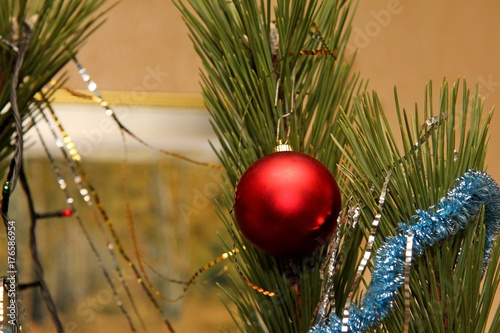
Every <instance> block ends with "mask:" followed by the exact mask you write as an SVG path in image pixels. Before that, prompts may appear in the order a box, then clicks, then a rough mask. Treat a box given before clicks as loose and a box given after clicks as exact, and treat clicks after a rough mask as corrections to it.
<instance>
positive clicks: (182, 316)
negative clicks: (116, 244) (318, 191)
mask: <svg viewBox="0 0 500 333" xmlns="http://www.w3.org/2000/svg"><path fill="white" fill-rule="evenodd" d="M499 14H500V3H499V2H497V1H494V0H484V1H477V2H470V1H465V0H457V1H453V2H452V1H432V0H420V1H411V0H371V1H366V0H364V1H363V0H362V1H360V3H359V6H358V10H357V14H356V16H355V19H354V22H353V31H352V36H351V42H350V46H351V49H352V52H353V53H354V50H355V49H357V58H356V59H357V60H356V70H359V71H361V76H362V77H363V78H366V79H369V87H370V88H371V89H374V90H376V91H377V92H378V94H379V97H380V98H381V100H382V103H383V106H384V108H385V111H386V112H387V114H388V116H389V117H391V123H392V124H393V126H394V129H396V128H397V127H396V126H397V119H395V118H396V117H395V107H394V97H393V96H394V93H393V91H394V86H397V88H398V95H399V98H400V105H401V106H402V107H405V108H406V109H407V110H413V109H414V107H415V103H418V104H419V105H422V103H423V100H424V99H423V98H424V88H425V85H426V83H427V82H428V81H429V80H430V79H432V80H433V82H434V86H435V89H436V90H435V95H436V96H437V94H438V93H439V91H438V87H439V84H440V83H441V81H442V80H443V78H444V77H446V78H448V80H450V81H451V82H454V81H455V80H456V79H457V78H458V77H462V78H466V80H467V83H468V85H469V86H470V87H471V88H472V89H473V90H474V87H475V86H476V85H477V89H478V90H479V92H480V93H481V94H482V96H483V97H484V104H485V109H486V110H489V109H490V108H492V107H493V106H494V105H495V104H497V103H498V102H499V101H500V66H499V64H498V62H499V59H500V46H499V43H498V42H497V41H498V40H500V21H499V20H498V19H497V17H498V15H499ZM107 18H108V19H107V21H106V23H105V24H104V25H103V26H102V27H101V28H100V29H99V30H97V32H96V33H95V34H94V35H93V36H92V37H91V38H90V40H89V41H88V43H87V44H86V45H85V46H84V47H83V48H82V50H81V52H80V53H79V55H78V60H79V61H80V63H81V64H82V65H83V66H84V67H86V69H87V71H88V73H89V74H90V76H91V77H92V79H93V80H94V81H95V82H96V83H97V87H98V89H99V90H100V92H101V94H102V96H103V97H104V99H105V100H106V101H108V102H109V103H110V104H111V105H112V106H113V109H114V111H115V112H116V114H117V116H118V117H119V118H120V119H121V121H122V122H123V124H124V125H125V126H127V127H128V128H129V129H130V130H131V131H132V132H134V133H135V134H136V135H137V136H138V137H140V138H142V139H144V140H145V141H146V142H147V143H148V144H150V145H151V146H153V147H155V148H156V149H163V150H168V151H171V152H175V153H179V154H182V155H184V156H186V157H191V158H195V159H196V160H200V161H203V162H210V163H217V159H216V156H215V154H214V152H213V149H212V148H211V146H210V143H209V142H212V143H213V144H214V145H215V148H216V149H217V142H216V138H215V137H214V135H213V133H212V130H211V127H210V123H209V115H208V113H207V111H206V110H205V109H204V107H203V100H202V98H201V96H200V86H199V81H200V80H199V71H200V61H199V59H198V56H197V54H196V53H195V52H194V49H193V47H192V43H191V41H190V39H189V36H188V31H187V29H186V27H185V25H184V23H183V21H182V19H181V17H180V14H179V12H178V10H177V8H176V7H175V6H174V4H173V3H172V2H171V1H164V0H143V1H141V2H137V1H133V0H122V1H120V2H119V3H118V4H117V5H116V7H115V8H113V9H112V10H111V11H110V12H109V14H108V15H107ZM65 72H66V75H67V78H68V80H67V82H66V83H65V86H66V87H68V88H70V89H73V90H75V91H84V90H85V89H86V85H85V84H84V83H83V82H82V80H81V78H80V76H79V74H78V70H77V68H76V67H75V66H74V65H73V64H70V65H69V66H67V67H66V69H65ZM55 107H56V110H55V111H56V112H57V114H58V116H59V118H60V120H61V122H62V124H63V126H64V127H65V130H66V131H67V132H68V134H69V135H70V136H71V137H72V138H73V141H74V142H75V144H76V147H77V148H78V149H79V151H80V154H81V155H82V160H83V166H84V168H85V169H86V171H87V174H88V176H89V178H90V180H91V183H92V185H93V186H94V187H95V189H96V190H97V192H98V193H99V196H100V197H101V200H102V202H103V205H104V207H105V208H106V211H107V213H108V215H109V216H110V219H111V221H112V222H113V225H114V227H115V229H116V230H117V233H118V235H119V236H120V239H121V241H122V242H123V246H124V248H125V249H126V251H127V253H128V254H130V255H131V256H132V254H133V246H132V241H131V236H130V233H129V231H128V227H127V215H126V205H125V202H126V201H125V194H124V187H123V186H124V185H123V170H124V169H123V162H124V161H125V165H126V166H127V168H126V175H127V184H128V189H129V192H130V205H131V210H132V212H133V220H134V222H135V227H136V233H137V238H138V242H139V244H140V250H141V254H142V257H143V260H144V262H145V263H147V264H148V265H149V266H151V267H153V268H154V270H155V271H157V272H158V273H161V274H163V275H166V276H167V277H169V278H172V279H179V280H188V279H189V278H190V277H191V275H192V274H193V273H194V272H195V271H196V270H197V269H198V268H200V267H201V266H203V265H205V264H206V263H208V262H209V261H211V260H213V259H215V258H216V257H218V256H219V255H220V254H221V253H222V252H223V250H222V249H223V246H222V242H221V240H220V236H222V237H223V238H225V239H226V240H227V239H229V241H230V237H228V235H227V234H226V232H225V228H224V226H223V224H222V222H221V221H220V220H219V218H218V217H217V214H216V212H215V208H214V205H215V203H214V200H215V199H216V198H217V197H218V196H219V195H220V192H219V191H220V189H219V187H218V186H219V185H220V178H219V174H218V172H217V171H216V170H214V169H210V168H206V167H203V166H199V165H195V164H191V163H188V162H185V161H183V160H179V159H176V158H173V157H170V156H166V155H164V154H161V153H160V152H158V150H155V149H150V148H147V147H145V146H143V145H141V144H139V143H138V142H137V141H134V140H133V139H132V138H130V137H128V138H126V141H125V144H124V142H123V141H122V136H121V135H120V131H119V130H118V128H117V126H116V124H114V123H113V122H112V120H111V118H109V117H108V116H106V114H105V112H104V110H103V109H102V108H101V107H100V106H99V105H97V104H95V103H93V102H91V101H87V100H85V99H79V98H77V97H74V96H72V95H71V94H68V93H67V92H65V91H61V92H60V93H58V94H57V95H56V104H55ZM42 127H43V126H42ZM41 131H42V134H43V136H44V138H45V139H46V140H47V142H48V144H49V146H50V147H51V150H53V152H54V154H57V149H56V144H55V142H54V140H53V139H52V138H51V136H50V131H49V130H48V129H47V128H41ZM491 133H492V135H491V138H490V144H489V156H488V158H487V162H488V171H489V172H490V173H491V174H492V175H493V177H494V178H496V179H497V180H500V155H499V154H498V153H497V152H498V148H499V144H500V117H499V116H498V115H496V116H495V117H494V118H493V121H492V129H491ZM27 140H28V143H29V145H30V148H29V149H28V150H27V152H26V155H27V163H26V168H27V172H28V177H29V178H28V180H29V182H30V186H31V190H32V192H33V195H34V199H35V206H36V209H37V211H52V210H58V209H64V208H66V206H65V198H64V196H63V194H62V193H61V192H60V190H59V189H58V185H57V182H56V178H55V177H54V176H53V171H52V167H51V165H50V163H49V161H48V159H47V157H46V156H45V155H44V154H43V152H42V149H41V146H40V144H39V142H38V141H39V140H38V137H37V135H36V133H32V132H30V133H29V134H28V137H27ZM57 163H58V164H59V166H60V167H61V168H62V170H63V172H64V173H65V175H66V176H69V175H70V174H71V171H70V170H69V169H67V167H66V166H65V164H64V163H63V162H62V160H58V162H57ZM13 200H14V203H13V204H12V208H11V209H12V211H11V213H10V214H11V217H12V218H13V219H14V220H16V221H19V223H18V228H19V232H18V236H17V237H18V242H19V245H18V247H19V249H18V251H19V265H20V272H21V277H22V280H21V283H27V282H30V281H29V278H28V277H29V276H30V274H32V272H31V273H30V270H32V268H31V262H30V260H31V259H30V257H29V253H28V246H27V239H28V237H27V232H28V231H27V227H25V226H23V221H27V214H26V203H25V199H24V197H23V196H22V192H21V191H16V192H15V197H14V198H13ZM80 211H81V214H82V215H83V217H84V218H83V220H84V221H85V223H87V224H88V227H89V230H91V232H92V238H93V240H94V242H95V243H96V244H97V245H98V247H99V250H100V252H101V255H102V257H103V258H106V259H105V260H109V257H108V256H107V255H106V251H107V250H106V244H107V240H106V239H104V238H103V236H102V233H101V232H100V231H99V229H98V227H97V224H96V222H95V221H96V217H95V216H92V214H90V213H89V214H88V216H86V215H85V214H86V211H88V210H86V209H85V207H84V206H82V209H80ZM37 236H38V242H39V244H38V246H39V251H40V257H41V259H42V263H43V265H44V268H45V275H46V279H47V283H48V285H49V288H50V290H51V291H52V292H53V296H54V298H55V301H56V304H57V305H58V307H59V311H60V313H61V317H62V319H63V321H64V325H65V328H66V331H67V332H93V333H97V332H122V331H128V330H129V328H128V324H127V321H126V319H125V317H124V316H123V314H122V313H121V312H120V311H119V309H118V307H117V306H116V303H115V300H114V298H113V295H112V293H111V291H110V289H109V287H108V285H107V284H106V281H105V279H104V276H103V274H102V272H101V269H100V268H99V263H98V261H97V260H96V259H95V256H94V255H93V254H92V252H91V251H90V249H89V246H88V244H87V242H86V241H85V239H84V237H83V234H82V231H81V229H80V228H79V226H78V224H77V223H76V221H75V219H74V218H72V217H70V218H66V219H45V220H41V222H40V223H39V225H38V226H37ZM2 237H3V236H2ZM134 258H135V257H134ZM119 263H120V265H121V267H123V274H124V277H125V280H127V282H128V284H129V286H130V287H131V289H132V292H133V295H134V296H135V298H134V299H135V300H136V303H137V304H136V305H137V306H138V307H139V312H140V313H141V315H142V316H143V318H144V322H145V324H146V326H147V327H148V330H149V331H158V330H161V331H165V326H164V325H163V324H162V322H161V318H160V316H159V315H158V314H157V313H156V310H155V309H154V308H153V307H152V306H151V304H150V303H149V302H148V300H147V299H146V298H145V297H144V294H142V292H141V291H140V288H139V286H138V283H136V281H135V280H136V279H135V276H134V274H133V273H132V271H131V270H129V269H128V268H127V267H126V266H127V265H126V262H124V261H123V260H121V259H120V258H119ZM106 264H107V265H108V266H109V267H111V266H112V264H111V262H106ZM2 269H3V267H2ZM225 269H228V267H227V266H226V263H224V262H223V263H220V264H218V265H217V266H215V267H214V268H212V269H210V270H209V271H207V272H206V273H204V274H203V275H202V276H201V277H200V278H199V280H198V282H199V283H197V284H195V285H194V286H193V287H192V288H191V289H190V290H189V291H188V292H187V295H186V297H184V298H183V299H182V300H181V301H179V302H176V303H173V304H171V303H168V302H161V305H162V307H163V308H164V310H165V312H166V313H167V315H168V317H169V319H171V321H172V322H173V325H174V328H175V329H176V331H178V332H219V331H220V330H221V329H224V328H227V329H229V330H230V331H236V328H235V327H234V325H233V324H232V320H231V318H230V316H229V314H228V311H227V310H226V308H225V306H224V301H226V302H227V301H228V300H227V298H225V296H224V294H223V292H222V291H221V289H220V288H219V287H218V286H217V284H221V285H222V286H226V287H227V286H229V281H227V278H226V276H225V274H223V273H224V270H225ZM149 272H150V276H151V279H152V281H153V283H154V284H155V286H156V287H157V288H158V289H159V290H161V291H162V293H164V294H165V295H168V296H169V297H173V298H175V297H177V296H178V295H180V294H181V292H182V289H183V286H182V285H177V284H174V283H170V282H167V281H166V280H164V279H162V278H161V277H160V276H159V275H157V274H155V273H154V272H153V271H152V270H149ZM33 276H34V274H33ZM113 278H116V277H113ZM21 296H22V298H23V301H24V304H25V307H26V315H27V316H28V318H29V319H30V325H31V326H32V327H31V329H32V331H33V332H50V331H53V328H52V326H51V323H50V321H49V319H48V317H47V313H46V310H45V309H44V306H43V304H42V303H41V300H40V297H39V295H38V293H35V292H33V291H32V290H26V291H23V292H22V294H21Z"/></svg>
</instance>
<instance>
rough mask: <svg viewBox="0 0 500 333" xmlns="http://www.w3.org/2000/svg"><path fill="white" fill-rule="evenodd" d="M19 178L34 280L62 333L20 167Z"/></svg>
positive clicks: (27, 187)
mask: <svg viewBox="0 0 500 333" xmlns="http://www.w3.org/2000/svg"><path fill="white" fill-rule="evenodd" d="M19 176H20V177H19V179H20V181H21V186H22V188H23V190H24V193H25V195H26V200H27V201H28V211H29V215H30V228H29V240H30V241H29V246H30V253H31V258H32V259H33V266H34V269H35V275H36V278H37V279H38V281H37V283H38V285H39V287H40V293H41V295H42V300H43V302H44V303H45V306H46V307H47V310H48V311H49V315H50V318H51V319H52V322H53V324H54V326H55V327H56V330H57V332H64V328H63V326H62V323H61V320H60V318H59V315H58V313H57V307H56V305H55V303H54V300H53V299H52V296H51V294H50V291H49V287H48V286H47V283H46V282H45V278H44V276H43V267H42V263H41V261H40V258H39V255H38V248H37V239H36V223H37V219H36V212H35V207H34V202H33V196H32V195H31V190H30V187H29V184H28V179H27V178H26V174H25V172H24V167H21V170H20V175H19Z"/></svg>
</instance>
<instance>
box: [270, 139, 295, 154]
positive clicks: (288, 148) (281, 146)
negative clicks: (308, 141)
mask: <svg viewBox="0 0 500 333" xmlns="http://www.w3.org/2000/svg"><path fill="white" fill-rule="evenodd" d="M281 151H293V149H292V146H290V145H289V144H286V143H283V142H282V141H281V140H280V141H279V142H278V145H277V146H276V147H274V152H276V153H277V152H281Z"/></svg>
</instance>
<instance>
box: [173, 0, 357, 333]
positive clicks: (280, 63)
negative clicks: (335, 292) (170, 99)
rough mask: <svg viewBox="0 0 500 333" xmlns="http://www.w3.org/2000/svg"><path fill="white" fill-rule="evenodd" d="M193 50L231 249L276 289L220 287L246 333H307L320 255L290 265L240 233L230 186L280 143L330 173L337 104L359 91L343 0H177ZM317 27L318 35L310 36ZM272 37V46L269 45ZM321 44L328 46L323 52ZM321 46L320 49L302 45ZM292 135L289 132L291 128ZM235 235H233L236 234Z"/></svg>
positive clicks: (248, 271) (243, 266)
mask: <svg viewBox="0 0 500 333" xmlns="http://www.w3.org/2000/svg"><path fill="white" fill-rule="evenodd" d="M176 4H177V6H178V7H179V9H180V10H181V12H182V14H183V16H184V19H185V21H186V23H187V26H188V28H189V30H190V36H191V39H192V40H193V43H194V46H195V49H196V51H197V52H198V54H199V56H200V58H201V60H202V64H203V69H204V71H203V72H202V73H201V77H202V87H203V96H204V99H205V102H206V105H207V108H208V110H209V112H210V114H211V116H212V126H213V128H214V131H215V133H216V135H217V137H218V139H219V141H220V143H221V145H222V150H221V151H218V152H217V155H218V157H219V158H220V160H221V162H222V164H223V165H224V167H225V169H226V170H227V171H228V173H227V186H226V189H225V191H226V196H225V198H224V202H223V203H221V206H220V208H219V214H220V216H221V219H222V220H223V222H224V224H225V225H226V227H227V229H228V233H229V238H230V240H229V241H227V247H228V250H231V249H232V248H233V244H232V243H234V246H235V247H236V248H237V249H238V250H239V254H238V255H237V256H236V260H237V262H236V264H237V265H238V267H239V269H240V270H241V272H242V273H243V275H244V276H245V277H246V278H248V280H250V281H251V282H252V283H254V284H256V285H257V286H259V287H262V288H264V289H266V290H269V291H273V292H276V293H277V294H278V296H277V297H274V298H269V297H268V296H264V295H262V294H260V293H257V292H255V291H254V290H253V289H251V288H249V287H248V286H246V285H244V286H241V285H240V284H239V283H236V284H235V287H234V289H235V290H234V291H227V293H228V294H230V295H232V299H233V300H234V301H235V303H236V304H237V308H238V315H237V316H235V317H238V322H237V323H238V326H239V327H240V328H242V330H245V331H254V332H255V331H262V332H266V331H271V332H299V331H307V329H308V327H309V326H310V324H311V321H312V320H313V318H314V312H315V309H316V305H317V303H318V298H319V294H320V291H321V282H320V276H319V275H320V267H321V262H322V261H323V256H324V251H319V252H318V253H316V254H315V255H314V256H313V257H311V258H302V259H300V260H295V261H292V262H289V261H286V260H281V259H276V258H273V257H270V256H268V255H266V254H264V253H262V252H260V251H258V250H257V249H255V248H254V247H253V246H252V245H250V244H249V243H248V242H247V241H246V240H245V239H244V238H243V237H242V236H241V235H240V233H239V231H238V230H237V227H236V223H235V220H234V216H233V215H230V214H229V215H228V214H227V211H228V210H229V209H230V208H231V207H232V205H233V197H234V186H235V185H236V183H237V180H238V179H239V177H240V176H241V174H242V173H243V172H244V171H245V170H246V169H247V168H248V167H249V166H250V165H251V164H252V163H253V162H254V161H256V160H257V159H258V158H259V157H262V156H264V155H266V154H269V153H271V152H272V151H273V149H274V147H275V146H276V144H277V139H281V140H283V141H286V140H288V142H289V143H290V145H291V146H292V147H293V148H294V150H296V151H301V152H305V153H308V154H310V155H313V156H315V157H316V158H318V159H319V160H320V161H322V162H323V163H324V164H325V165H326V166H327V167H328V168H329V169H330V170H332V172H334V173H337V170H336V164H337V163H338V162H339V161H340V152H339V150H337V149H335V144H334V143H333V142H332V140H330V135H331V134H333V135H334V136H335V137H337V138H338V140H339V141H341V142H343V141H344V140H345V137H344V135H343V134H342V133H341V132H340V128H339V126H338V125H337V121H338V117H339V110H340V109H343V110H346V111H347V112H349V110H350V109H351V100H352V96H353V95H354V93H355V92H356V90H357V89H358V87H359V79H358V76H357V75H353V74H351V70H352V64H353V58H349V57H348V56H347V55H346V50H345V46H346V44H347V43H346V42H347V39H348V37H349V33H350V23H351V15H350V12H351V11H350V8H351V5H350V2H349V1H325V2H323V1H315V0H314V1H313V0H311V1H290V0H280V1H277V3H276V4H275V5H273V2H272V1H260V2H256V1H250V0H245V1H225V0H217V1H212V0H202V1H194V0H192V1H176ZM315 25H317V26H318V30H319V31H320V32H321V38H319V37H318V38H315V36H316V34H317V31H316V30H315V29H314V26H315ZM276 42H277V43H276ZM325 45H327V46H328V51H330V52H326V51H327V50H326V49H325ZM307 50H309V51H311V50H325V52H324V53H325V55H304V54H307V52H302V53H301V51H307ZM288 133H289V134H288ZM233 238H234V240H233Z"/></svg>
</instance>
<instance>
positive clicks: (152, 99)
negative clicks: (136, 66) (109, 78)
mask: <svg viewBox="0 0 500 333" xmlns="http://www.w3.org/2000/svg"><path fill="white" fill-rule="evenodd" d="M100 93H101V96H102V97H103V98H104V99H105V100H106V101H107V102H108V103H109V104H110V105H111V106H113V105H152V106H174V107H175V106H176V107H193V108H204V107H205V104H204V101H203V98H202V97H201V95H199V94H180V93H179V94H178V93H163V92H146V91H100ZM92 96H93V95H92V94H91V93H89V92H88V91H86V90H76V91H74V92H69V91H68V90H66V89H58V90H57V91H56V92H55V93H54V95H53V96H52V99H53V101H54V102H55V103H95V101H93V100H92Z"/></svg>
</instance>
